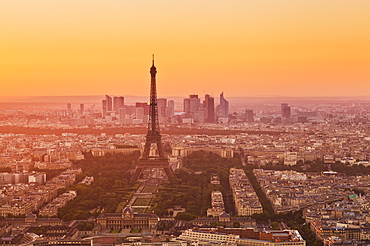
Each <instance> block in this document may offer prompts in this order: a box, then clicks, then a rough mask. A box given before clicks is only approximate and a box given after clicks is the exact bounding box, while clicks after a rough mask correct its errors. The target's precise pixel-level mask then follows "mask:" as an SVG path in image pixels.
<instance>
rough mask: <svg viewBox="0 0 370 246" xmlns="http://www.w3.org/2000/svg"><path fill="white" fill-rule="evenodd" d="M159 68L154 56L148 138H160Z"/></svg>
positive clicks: (151, 70)
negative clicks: (155, 63) (157, 80)
mask: <svg viewBox="0 0 370 246" xmlns="http://www.w3.org/2000/svg"><path fill="white" fill-rule="evenodd" d="M156 74H157V68H156V67H155V66H154V55H153V60H152V67H151V68H150V75H151V82H150V107H149V124H148V134H147V136H160V133H159V121H158V105H157V85H156V83H157V82H156V78H155V76H156Z"/></svg>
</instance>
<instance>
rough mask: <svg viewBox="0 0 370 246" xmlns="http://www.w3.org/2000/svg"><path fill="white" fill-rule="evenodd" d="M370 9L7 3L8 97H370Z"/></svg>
mask: <svg viewBox="0 0 370 246" xmlns="http://www.w3.org/2000/svg"><path fill="white" fill-rule="evenodd" d="M369 9H370V1H368V0H357V1H356V0H355V1H347V0H336V1H318V0H310V1H295V0H269V1H268V0H261V1H252V0H230V1H224V0H222V1H221V0H213V1H202V0H196V1H195V0H189V1H174V0H161V1H152V0H150V1H149V0H140V1H134V0H128V1H123V0H110V1H103V0H101V1H98V0H73V1H72V0H63V1H62V0H54V1H47V0H32V1H29V0H18V1H17V0H14V1H11V0H9V1H3V0H0V36H1V39H0V54H1V59H0V83H1V87H2V90H1V92H0V96H40V95H97V94H122V95H140V96H142V95H147V94H148V88H149V86H148V84H149V82H150V75H149V67H150V66H151V54H153V53H154V54H156V66H157V69H158V75H157V81H158V93H159V94H160V95H173V96H186V95H188V94H190V93H202V92H203V91H207V92H209V93H210V92H212V91H214V92H215V93H220V92H221V91H224V92H225V93H227V95H229V96H266V95H277V96H359V95H369V94H370V55H369V54H370V45H369V44H370V24H369V23H370V15H369Z"/></svg>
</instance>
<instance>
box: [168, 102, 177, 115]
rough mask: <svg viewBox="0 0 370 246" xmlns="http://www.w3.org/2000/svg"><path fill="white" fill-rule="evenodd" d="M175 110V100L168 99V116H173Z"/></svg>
mask: <svg viewBox="0 0 370 246" xmlns="http://www.w3.org/2000/svg"><path fill="white" fill-rule="evenodd" d="M174 112H175V102H174V101H173V100H169V101H168V107H167V117H171V116H172V115H173V114H174Z"/></svg>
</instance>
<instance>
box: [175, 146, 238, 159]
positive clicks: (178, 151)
mask: <svg viewBox="0 0 370 246" xmlns="http://www.w3.org/2000/svg"><path fill="white" fill-rule="evenodd" d="M200 150H202V151H204V152H207V153H213V154H215V155H219V156H221V157H224V158H234V150H233V149H231V148H185V147H173V148H172V156H176V157H183V156H188V155H190V154H191V153H193V152H197V151H200Z"/></svg>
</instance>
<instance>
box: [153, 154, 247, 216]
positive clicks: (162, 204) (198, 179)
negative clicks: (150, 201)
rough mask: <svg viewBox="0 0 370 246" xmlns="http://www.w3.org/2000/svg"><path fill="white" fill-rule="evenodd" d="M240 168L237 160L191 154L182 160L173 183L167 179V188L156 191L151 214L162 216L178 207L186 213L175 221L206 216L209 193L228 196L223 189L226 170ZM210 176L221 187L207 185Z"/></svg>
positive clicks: (172, 180)
mask: <svg viewBox="0 0 370 246" xmlns="http://www.w3.org/2000/svg"><path fill="white" fill-rule="evenodd" d="M240 164H241V162H240V159H239V158H238V157H235V158H231V159H227V158H222V157H220V156H218V155H215V154H212V153H207V152H204V151H197V152H193V153H192V154H190V155H189V156H187V157H185V158H184V160H183V168H182V169H181V170H179V171H178V173H177V179H171V182H170V184H166V185H163V186H162V187H160V189H159V194H158V195H157V198H156V200H155V206H154V211H155V212H156V214H158V215H159V216H164V215H166V214H167V213H168V212H167V210H168V209H169V208H170V207H172V206H174V205H181V206H183V207H185V209H186V211H187V212H186V213H184V214H179V215H178V216H177V218H178V219H183V220H191V219H194V218H195V217H198V216H206V210H207V209H208V208H209V207H210V206H211V192H212V191H213V190H220V191H222V192H223V194H225V193H228V192H230V191H229V190H228V185H227V184H228V177H229V169H230V167H232V166H240ZM212 175H217V176H218V177H219V178H220V181H221V183H222V184H223V185H213V184H211V183H210V178H211V176H212ZM224 184H225V185H224Z"/></svg>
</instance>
